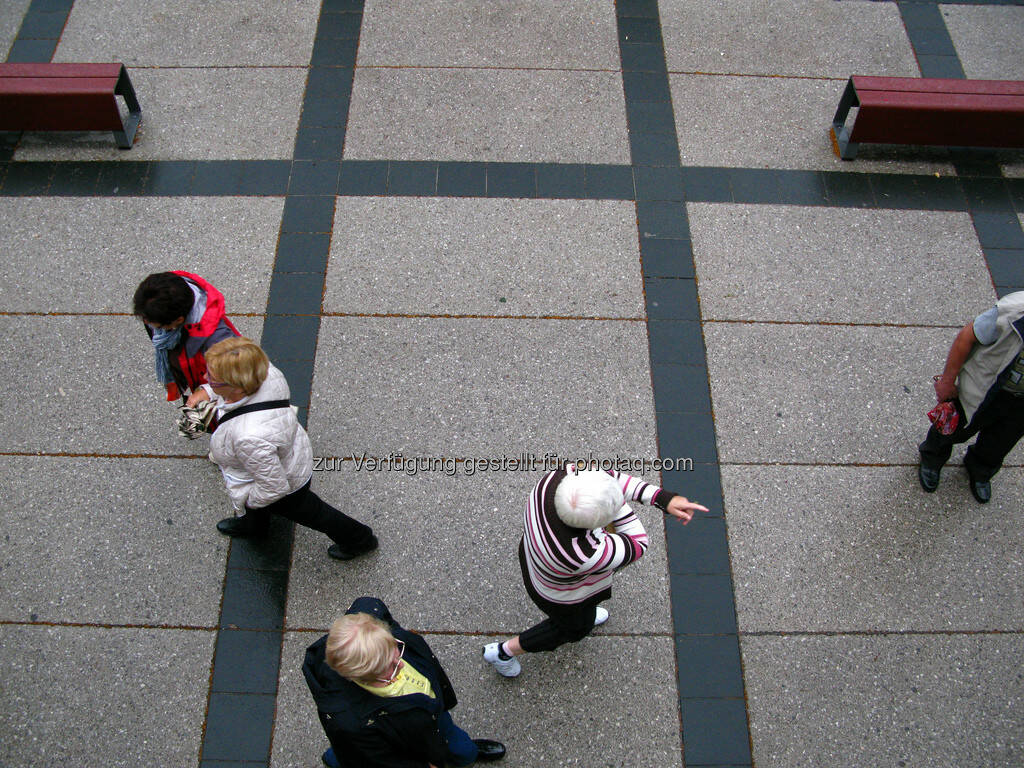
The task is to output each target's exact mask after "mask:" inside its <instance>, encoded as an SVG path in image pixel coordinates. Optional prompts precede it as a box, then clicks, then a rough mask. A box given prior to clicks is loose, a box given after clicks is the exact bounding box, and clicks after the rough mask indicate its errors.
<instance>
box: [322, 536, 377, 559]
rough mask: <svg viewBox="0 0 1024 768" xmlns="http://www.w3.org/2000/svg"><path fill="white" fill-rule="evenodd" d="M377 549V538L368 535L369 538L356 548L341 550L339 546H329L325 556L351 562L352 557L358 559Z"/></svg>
mask: <svg viewBox="0 0 1024 768" xmlns="http://www.w3.org/2000/svg"><path fill="white" fill-rule="evenodd" d="M376 548H377V537H376V536H374V535H373V534H370V538H368V539H366V540H365V541H363V543H362V544H360V545H359V546H358V547H353V548H351V549H349V548H348V547H346V548H344V549H342V548H341V545H339V544H331V546H329V547H328V548H327V554H328V555H330V556H331V557H333V558H334V559H335V560H351V559H352V558H353V557H359V556H360V555H365V554H366V553H367V552H373V550H375V549H376Z"/></svg>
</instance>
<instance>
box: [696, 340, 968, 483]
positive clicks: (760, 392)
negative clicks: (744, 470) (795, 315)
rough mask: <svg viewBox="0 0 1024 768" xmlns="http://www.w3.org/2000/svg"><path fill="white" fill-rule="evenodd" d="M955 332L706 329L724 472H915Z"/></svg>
mask: <svg viewBox="0 0 1024 768" xmlns="http://www.w3.org/2000/svg"><path fill="white" fill-rule="evenodd" d="M955 334H956V329H955V328H944V329H943V328H896V327H866V326H859V327H858V326H815V325H789V324H786V325H775V324H760V323H758V324H748V323H705V325H704V341H705V344H706V346H707V350H708V371H709V373H710V376H711V401H712V405H713V407H714V410H715V428H716V430H717V433H718V453H719V456H720V457H721V460H722V461H723V462H724V463H733V462H755V463H770V464H771V463H790V462H799V463H805V462H811V463H816V464H817V463H825V464H828V463H848V462H857V463H871V464H874V463H916V462H917V450H916V447H917V444H918V443H919V442H920V441H921V440H922V439H924V433H925V431H926V428H927V426H928V420H927V418H926V416H925V414H926V412H927V411H928V410H929V409H930V408H931V407H932V406H933V405H934V404H935V395H934V393H933V391H932V376H933V375H934V374H936V373H938V372H940V371H941V368H942V364H943V361H944V360H945V359H946V353H947V352H948V351H949V345H950V344H951V343H952V338H953V337H954V336H955Z"/></svg>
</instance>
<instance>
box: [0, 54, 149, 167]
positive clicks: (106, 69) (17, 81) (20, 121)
mask: <svg viewBox="0 0 1024 768" xmlns="http://www.w3.org/2000/svg"><path fill="white" fill-rule="evenodd" d="M118 96H120V97H122V98H123V99H124V102H125V105H126V107H127V116H126V117H122V114H121V108H120V106H119V104H118V101H117V97H118ZM141 120H142V109H141V108H140V107H139V102H138V99H136V98H135V89H134V88H133V87H132V83H131V80H129V79H128V72H127V71H126V70H125V68H124V65H123V64H50V63H47V64H21V63H17V64H14V63H11V64H8V63H0V130H3V131H113V132H114V139H115V140H116V141H117V146H119V147H120V148H121V149H131V148H132V142H133V141H134V140H135V131H136V130H137V129H138V127H139V122H140V121H141Z"/></svg>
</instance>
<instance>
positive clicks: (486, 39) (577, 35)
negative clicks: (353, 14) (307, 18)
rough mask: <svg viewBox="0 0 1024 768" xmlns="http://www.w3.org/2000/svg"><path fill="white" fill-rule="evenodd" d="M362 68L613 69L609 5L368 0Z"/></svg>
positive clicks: (614, 41) (615, 53)
mask: <svg viewBox="0 0 1024 768" xmlns="http://www.w3.org/2000/svg"><path fill="white" fill-rule="evenodd" d="M363 13H364V17H365V19H366V22H365V23H364V25H363V30H362V34H361V35H360V37H359V58H358V60H357V64H358V65H359V66H361V67H363V66H396V67H410V66H416V67H526V68H530V69H537V68H557V69H619V66H620V64H619V44H618V34H617V31H616V26H615V9H614V7H613V6H611V5H607V4H605V3H593V2H588V0H567V1H566V2H559V3H551V2H547V1H546V0H521V1H520V2H515V3H492V2H488V0H469V1H468V2H462V3H459V4H457V5H454V6H453V5H452V4H451V3H447V2H444V0H426V1H425V2H420V1H419V0H388V1H387V2H382V1H381V0H370V2H368V3H366V6H365V8H364V11H363Z"/></svg>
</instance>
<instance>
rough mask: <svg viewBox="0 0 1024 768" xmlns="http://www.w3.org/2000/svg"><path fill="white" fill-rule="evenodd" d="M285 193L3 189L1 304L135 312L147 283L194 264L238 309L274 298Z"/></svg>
mask: <svg viewBox="0 0 1024 768" xmlns="http://www.w3.org/2000/svg"><path fill="white" fill-rule="evenodd" d="M283 206H284V202H283V200H282V199H281V198H273V197H248V198H241V197H213V198H202V197H151V198H146V197H124V198H109V197H86V198H76V197H59V198H38V197H5V198H0V252H2V253H4V254H5V258H4V259H3V260H2V262H0V310H2V311H4V312H81V313H87V314H91V313H99V312H116V313H121V312H129V313H130V312H131V311H132V304H131V302H132V296H133V294H134V293H135V289H136V287H137V286H138V284H139V282H140V281H141V280H142V279H143V278H144V277H145V276H146V275H148V274H150V273H152V272H163V271H165V270H168V269H184V270H187V271H189V272H193V273H195V274H198V275H201V276H202V277H204V278H206V279H208V280H210V281H211V282H212V283H213V284H214V285H215V286H216V287H217V289H218V290H220V291H221V292H222V293H223V294H224V296H225V301H226V302H227V308H228V311H229V312H241V313H246V312H252V313H255V312H259V313H262V312H263V310H264V309H265V308H266V306H267V293H268V291H269V289H270V270H271V268H272V266H273V263H274V251H275V249H276V247H277V235H278V229H279V228H280V225H281V211H282V208H283Z"/></svg>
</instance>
